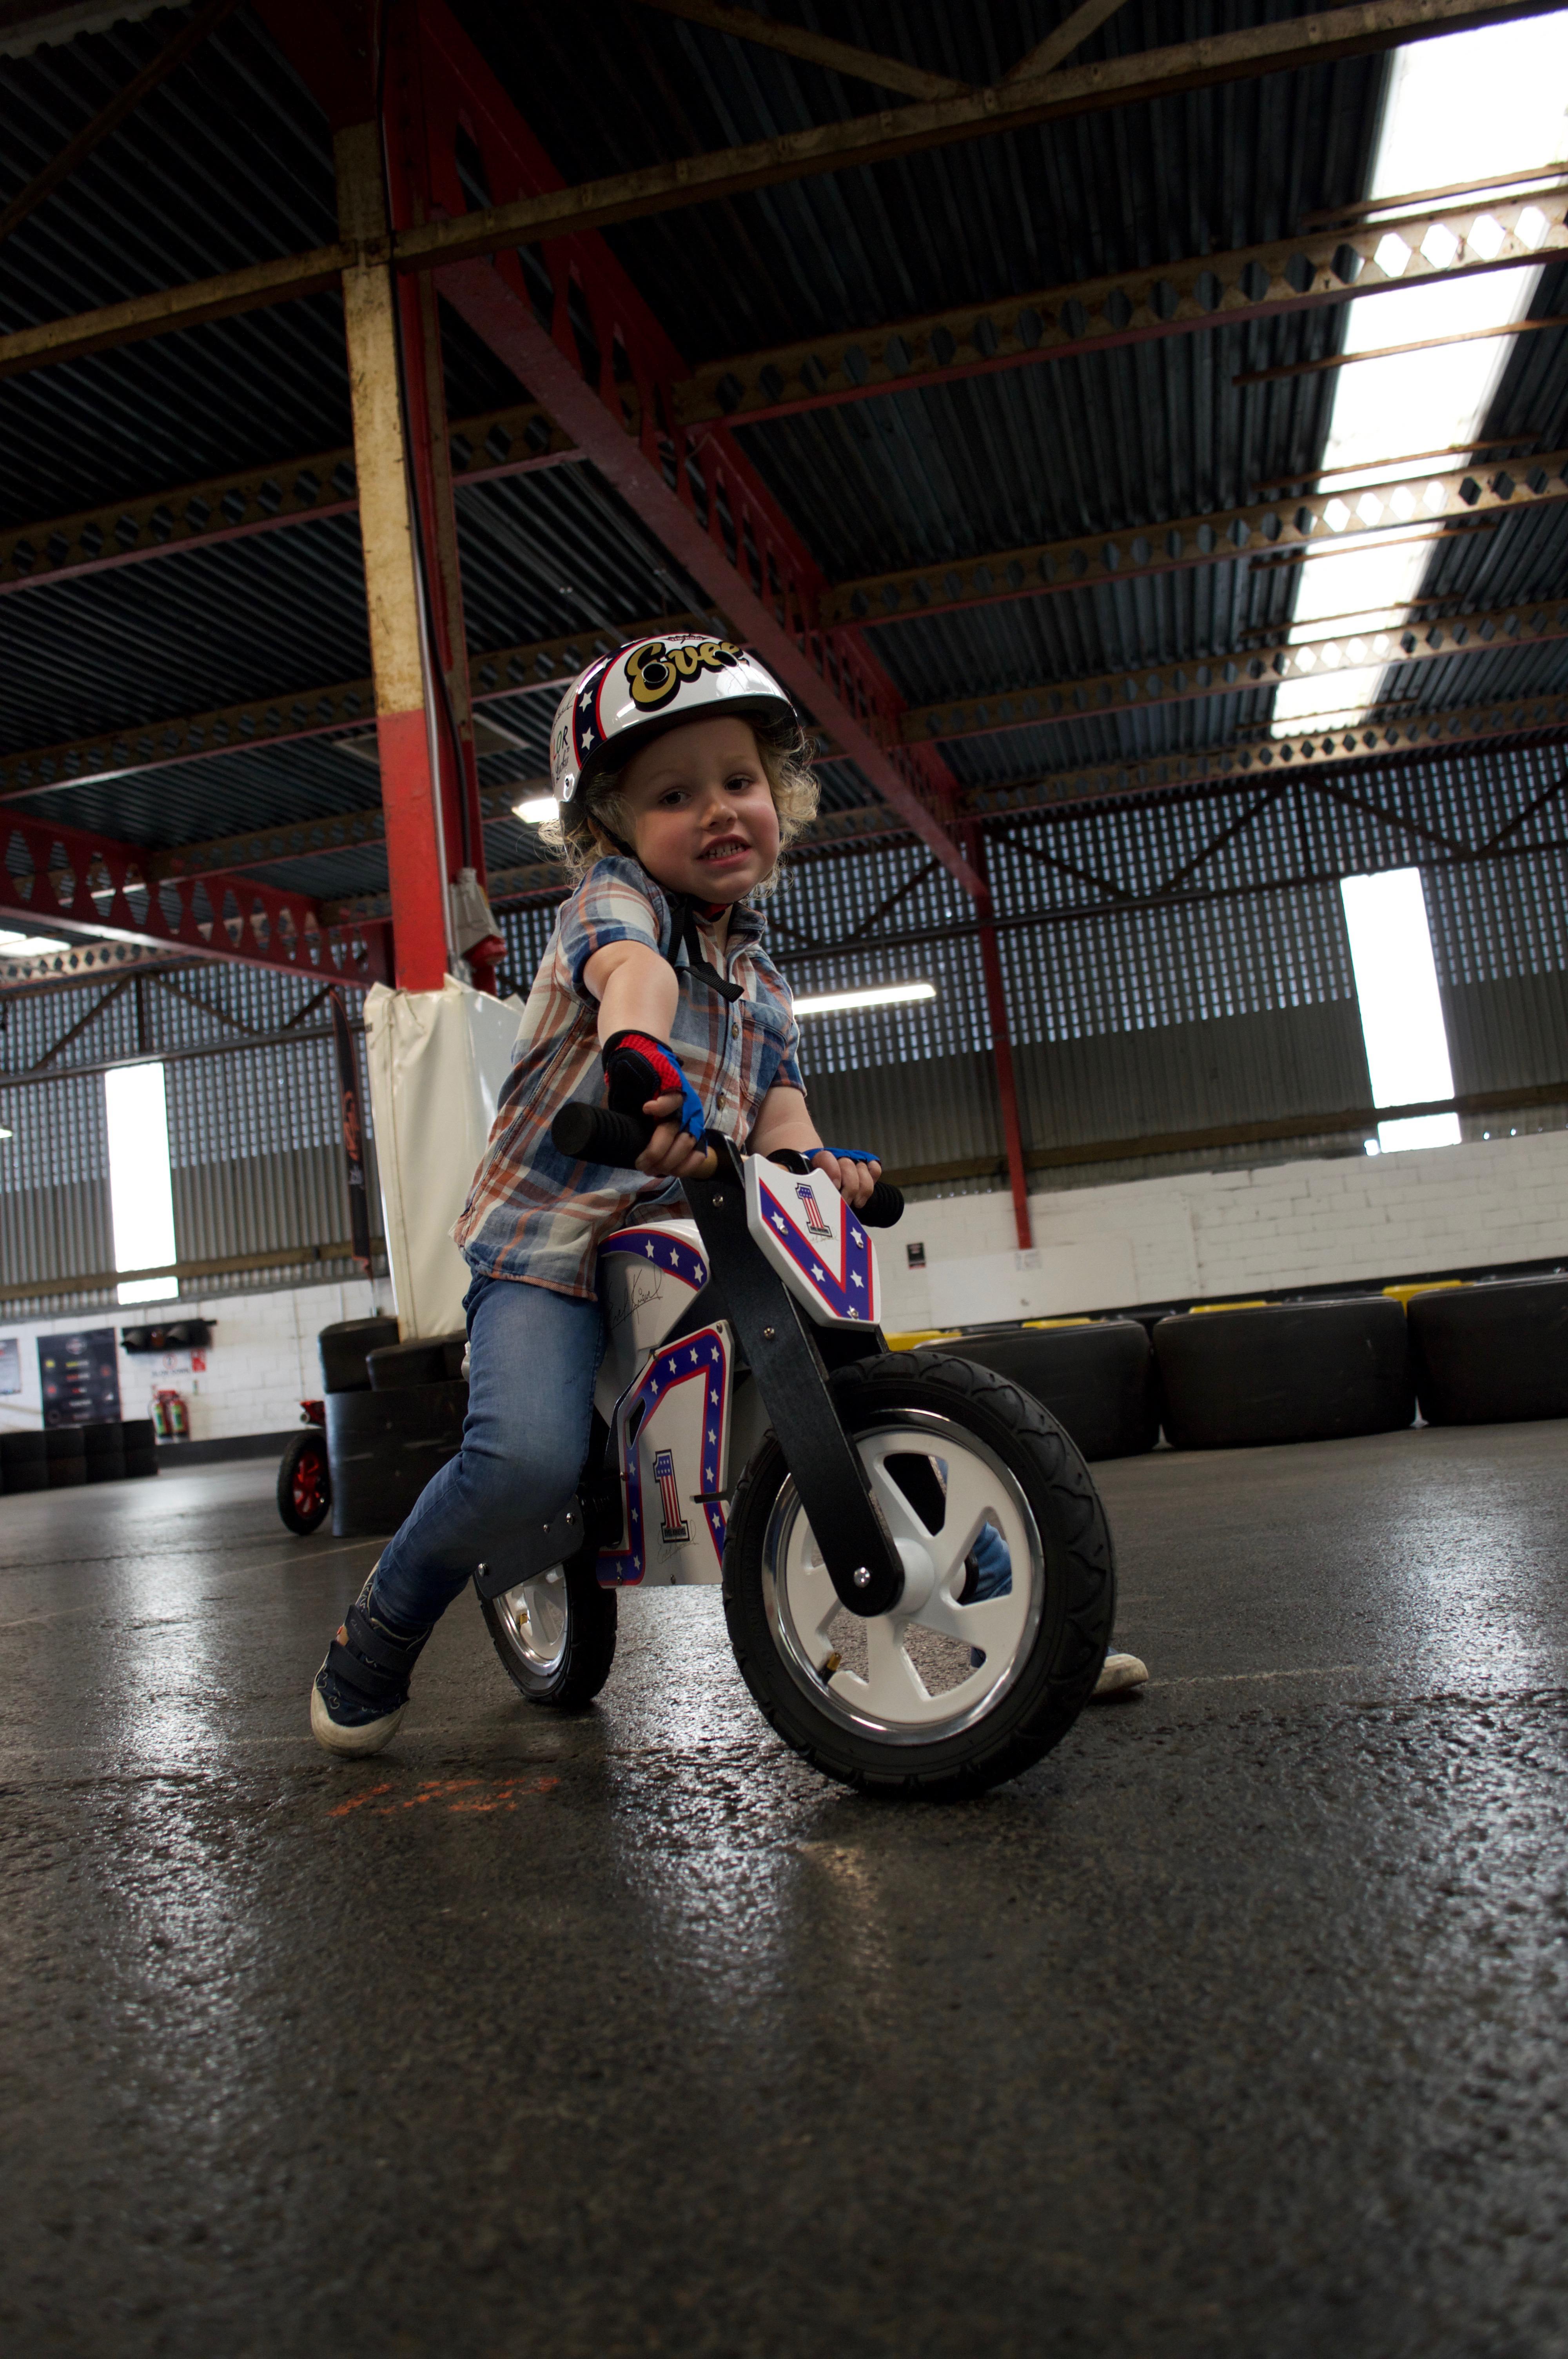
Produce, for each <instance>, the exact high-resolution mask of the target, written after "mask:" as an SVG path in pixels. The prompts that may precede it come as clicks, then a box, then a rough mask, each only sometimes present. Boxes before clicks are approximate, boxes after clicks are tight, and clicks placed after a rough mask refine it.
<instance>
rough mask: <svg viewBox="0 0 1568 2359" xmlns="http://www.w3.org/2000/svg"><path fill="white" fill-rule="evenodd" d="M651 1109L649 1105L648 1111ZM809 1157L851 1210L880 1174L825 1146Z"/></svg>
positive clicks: (873, 1167)
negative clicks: (823, 1172)
mask: <svg viewBox="0 0 1568 2359" xmlns="http://www.w3.org/2000/svg"><path fill="white" fill-rule="evenodd" d="M652 1111H653V1109H652V1107H650V1108H649V1112H650V1113H652ZM811 1159H812V1162H813V1163H814V1164H815V1165H816V1169H817V1170H818V1171H825V1172H826V1173H827V1177H828V1179H829V1180H832V1182H833V1185H834V1186H835V1188H837V1189H838V1193H839V1194H840V1196H842V1197H843V1199H844V1201H845V1202H846V1204H848V1205H849V1209H850V1211H851V1212H854V1211H856V1210H858V1209H859V1207H860V1205H861V1204H863V1203H865V1202H866V1201H867V1199H868V1198H869V1197H870V1195H871V1190H872V1189H873V1188H874V1187H875V1186H876V1184H877V1181H878V1180H880V1179H881V1176H882V1167H881V1164H880V1163H858V1162H856V1161H855V1160H854V1158H852V1157H850V1156H843V1157H839V1156H837V1155H835V1154H834V1153H833V1151H832V1149H831V1148H830V1147H818V1148H817V1149H816V1153H815V1154H814V1155H813V1156H812V1158H811Z"/></svg>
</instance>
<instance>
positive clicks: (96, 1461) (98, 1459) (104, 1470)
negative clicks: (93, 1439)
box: [87, 1450, 125, 1483]
mask: <svg viewBox="0 0 1568 2359" xmlns="http://www.w3.org/2000/svg"><path fill="white" fill-rule="evenodd" d="M87 1479H88V1481H89V1482H90V1483H123V1482H124V1479H125V1453H124V1451H123V1450H90V1451H88V1453H87Z"/></svg>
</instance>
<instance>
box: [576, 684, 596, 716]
mask: <svg viewBox="0 0 1568 2359" xmlns="http://www.w3.org/2000/svg"><path fill="white" fill-rule="evenodd" d="M577 709H578V711H579V712H591V711H592V709H593V683H592V682H591V680H590V681H589V685H588V686H587V688H585V689H584V690H583V692H582V694H581V695H580V696H579V698H578V701H577Z"/></svg>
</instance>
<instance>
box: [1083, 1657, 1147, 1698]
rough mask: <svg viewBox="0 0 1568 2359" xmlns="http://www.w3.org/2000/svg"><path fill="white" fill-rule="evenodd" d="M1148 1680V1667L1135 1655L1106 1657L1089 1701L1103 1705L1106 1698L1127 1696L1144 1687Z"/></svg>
mask: <svg viewBox="0 0 1568 2359" xmlns="http://www.w3.org/2000/svg"><path fill="white" fill-rule="evenodd" d="M1148 1680H1149V1666H1148V1664H1147V1663H1141V1662H1140V1661H1139V1659H1138V1658H1137V1656H1136V1655H1108V1656H1107V1657H1106V1658H1105V1669H1103V1670H1102V1671H1101V1673H1100V1675H1099V1677H1098V1680H1096V1681H1095V1691H1094V1693H1093V1695H1092V1696H1091V1697H1090V1698H1089V1701H1090V1702H1091V1703H1103V1702H1104V1701H1105V1700H1106V1698H1107V1696H1116V1695H1128V1694H1130V1692H1131V1690H1133V1689H1134V1688H1141V1687H1144V1686H1146V1685H1147V1684H1148Z"/></svg>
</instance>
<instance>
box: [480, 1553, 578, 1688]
mask: <svg viewBox="0 0 1568 2359" xmlns="http://www.w3.org/2000/svg"><path fill="white" fill-rule="evenodd" d="M495 1605H496V1611H497V1613H498V1614H500V1616H501V1626H502V1628H503V1630H504V1631H505V1633H506V1642H507V1645H508V1646H509V1647H511V1649H512V1651H513V1653H514V1655H516V1656H517V1657H519V1658H520V1659H521V1660H522V1661H523V1662H524V1664H525V1665H526V1666H527V1668H528V1669H529V1670H531V1671H532V1672H534V1673H535V1676H536V1677H538V1678H540V1679H548V1678H549V1676H550V1674H551V1673H552V1672H553V1671H556V1670H558V1669H559V1668H560V1663H561V1658H562V1657H563V1655H564V1654H565V1653H566V1651H567V1614H568V1604H567V1582H566V1575H565V1573H564V1572H563V1571H562V1570H561V1568H560V1566H559V1565H558V1564H553V1565H552V1566H551V1567H550V1569H549V1571H547V1572H542V1573H540V1574H538V1575H537V1577H536V1578H535V1580H533V1581H521V1582H518V1584H517V1586H516V1588H515V1589H506V1590H503V1592H502V1593H501V1595H500V1596H499V1597H498V1598H497V1599H496V1601H495Z"/></svg>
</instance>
